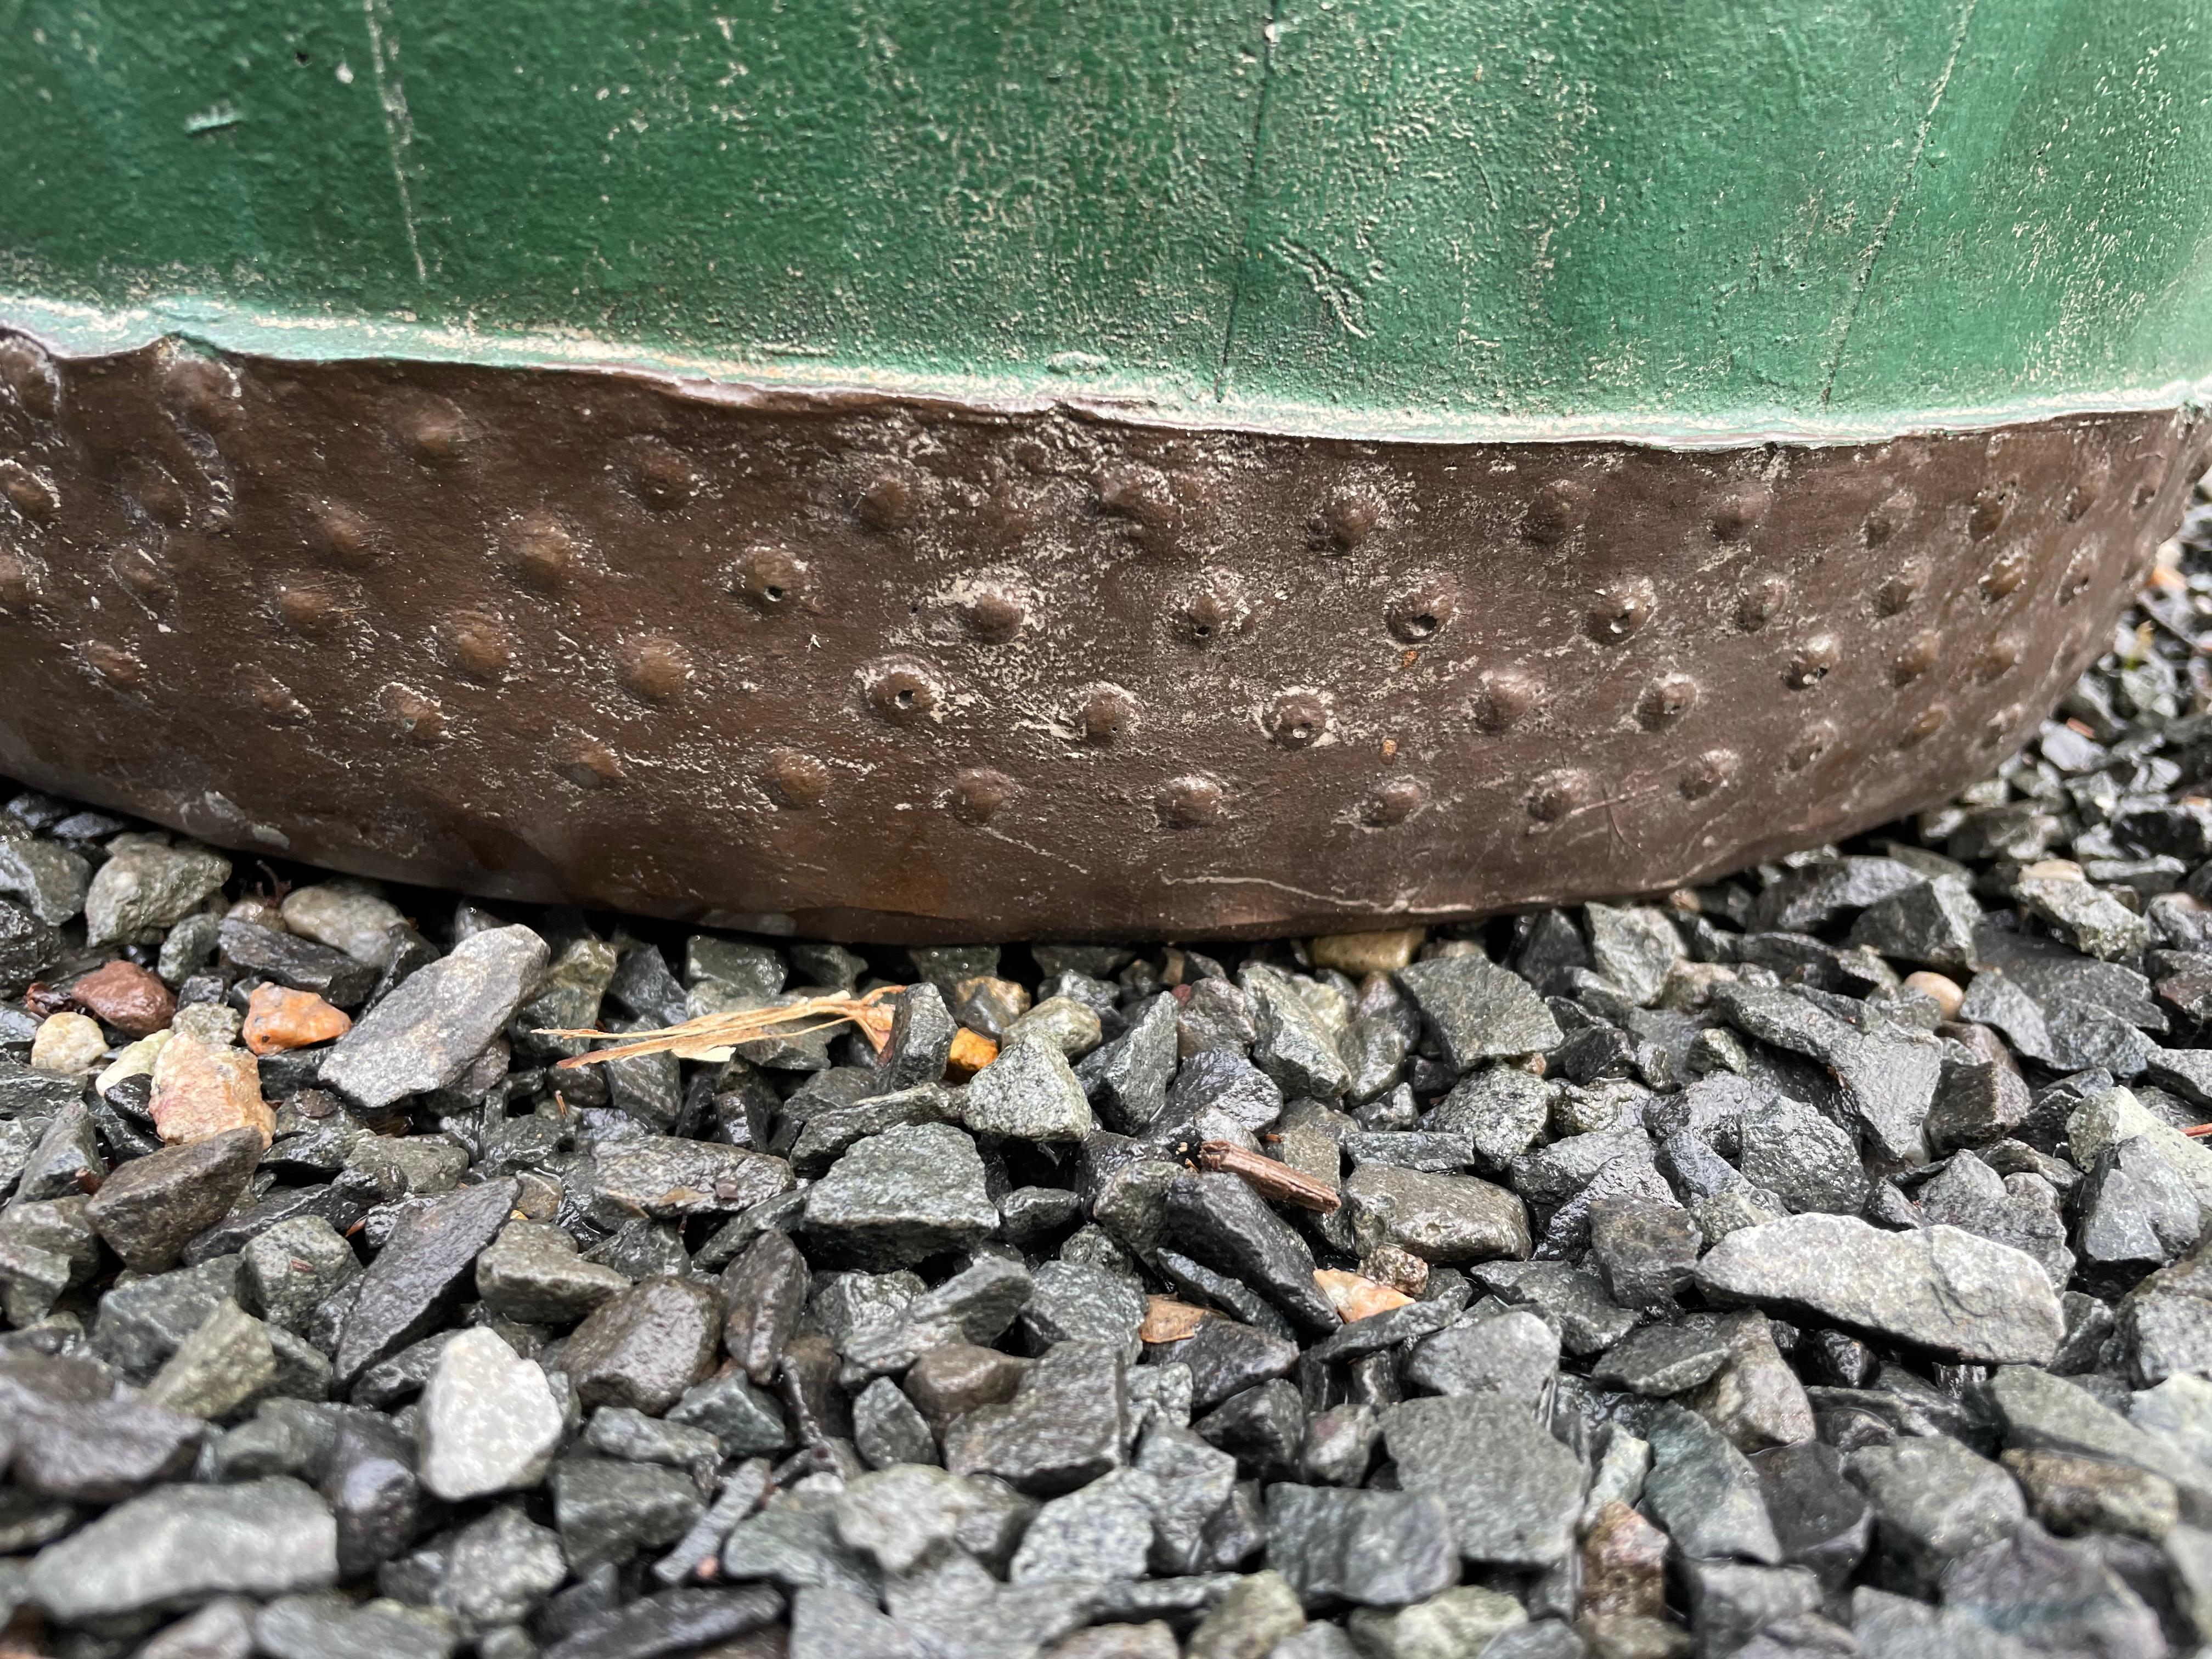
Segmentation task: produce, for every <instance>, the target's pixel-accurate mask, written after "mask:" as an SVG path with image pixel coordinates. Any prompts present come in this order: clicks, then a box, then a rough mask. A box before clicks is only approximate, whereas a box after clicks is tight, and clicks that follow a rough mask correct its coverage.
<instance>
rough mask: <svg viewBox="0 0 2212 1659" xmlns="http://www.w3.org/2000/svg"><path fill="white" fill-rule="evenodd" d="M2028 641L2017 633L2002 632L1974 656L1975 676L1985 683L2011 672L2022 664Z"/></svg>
mask: <svg viewBox="0 0 2212 1659" xmlns="http://www.w3.org/2000/svg"><path fill="white" fill-rule="evenodd" d="M2026 649H2027V641H2024V640H2022V639H2021V636H2020V635H2017V634H2000V635H1997V637H1996V638H1995V639H1993V640H1991V641H1990V642H1989V643H1988V644H1987V645H1985V646H1984V647H1982V649H1981V651H1980V653H1978V655H1977V656H1976V657H1975V658H1974V678H1976V679H1977V680H1978V681H1980V682H1981V684H1984V685H1987V684H1990V681H1992V680H1995V679H1999V678H2002V677H2003V676H2004V675H2006V674H2008V673H2010V672H2011V671H2012V670H2013V669H2015V668H2016V667H2018V666H2019V665H2020V659H2021V653H2022V652H2023V651H2025V650H2026Z"/></svg>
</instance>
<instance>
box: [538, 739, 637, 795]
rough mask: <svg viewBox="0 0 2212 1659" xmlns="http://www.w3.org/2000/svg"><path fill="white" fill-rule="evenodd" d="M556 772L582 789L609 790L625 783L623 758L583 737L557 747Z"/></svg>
mask: <svg viewBox="0 0 2212 1659" xmlns="http://www.w3.org/2000/svg"><path fill="white" fill-rule="evenodd" d="M552 757H553V769H554V771H556V773H558V774H559V775H561V776H562V777H563V778H565V779H567V780H568V781H569V782H570V783H573V784H574V785H575V786H576V787H577V788H579V789H605V788H607V787H610V786H611V785H613V784H617V783H620V782H621V781H622V776H623V764H622V757H620V756H618V755H617V754H616V753H615V751H614V750H611V749H610V748H608V747H607V746H606V745H605V744H603V743H599V742H596V741H594V740H593V739H592V738H587V737H583V736H581V735H578V736H574V737H569V738H562V739H561V740H559V741H557V742H556V743H555V744H554V745H553V750H552Z"/></svg>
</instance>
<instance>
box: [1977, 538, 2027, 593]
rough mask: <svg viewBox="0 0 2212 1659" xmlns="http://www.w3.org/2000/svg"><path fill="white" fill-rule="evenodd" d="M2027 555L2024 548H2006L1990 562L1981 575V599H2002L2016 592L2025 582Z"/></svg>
mask: <svg viewBox="0 0 2212 1659" xmlns="http://www.w3.org/2000/svg"><path fill="white" fill-rule="evenodd" d="M2027 569H2028V553H2027V549H2026V548H2024V547H2008V548H2007V549H2006V550H2004V551H2003V552H2002V553H2000V554H1998V555H1997V556H1996V558H1994V559H1992V560H1991V561H1990V568H1988V569H1987V570H1985V571H1984V572H1983V573H1982V597H1983V598H1984V599H2003V598H2004V597H2005V596H2006V595H2008V594H2009V593H2013V592H2017V591H2018V590H2019V587H2020V585H2021V583H2022V582H2024V581H2026V580H2027Z"/></svg>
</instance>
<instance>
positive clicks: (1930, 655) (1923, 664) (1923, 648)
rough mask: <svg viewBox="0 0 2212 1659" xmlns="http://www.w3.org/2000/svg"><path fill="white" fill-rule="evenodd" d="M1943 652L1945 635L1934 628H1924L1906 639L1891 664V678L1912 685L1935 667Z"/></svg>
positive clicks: (1901, 683) (1897, 682) (1896, 681)
mask: <svg viewBox="0 0 2212 1659" xmlns="http://www.w3.org/2000/svg"><path fill="white" fill-rule="evenodd" d="M1942 654H1943V636H1942V635H1941V634H1938V633H1937V632H1936V630H1935V629H1932V628H1928V629H1922V630H1921V631H1920V632H1919V633H1917V634H1915V635H1913V636H1912V637H1911V639H1909V640H1907V641H1905V643H1904V645H1903V646H1902V647H1899V650H1898V653H1897V655H1896V657H1895V658H1894V659H1893V660H1892V661H1891V663H1890V665H1889V678H1891V679H1892V680H1893V682H1895V683H1896V684H1899V685H1910V684H1912V682H1913V681H1915V680H1917V679H1918V678H1920V677H1921V676H1922V675H1923V674H1924V673H1926V672H1927V671H1929V669H1931V668H1933V667H1934V666H1935V665H1936V663H1937V661H1938V660H1940V659H1942Z"/></svg>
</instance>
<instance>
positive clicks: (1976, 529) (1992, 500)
mask: <svg viewBox="0 0 2212 1659" xmlns="http://www.w3.org/2000/svg"><path fill="white" fill-rule="evenodd" d="M2012 497H2013V491H2012V486H2011V485H2009V484H1993V485H1991V486H1990V488H1989V489H1984V490H1982V491H1981V492H1979V493H1978V495H1975V497H1974V499H1973V501H1972V503H1971V504H1970V505H1969V506H1968V507H1967V508H1966V537H1967V539H1968V540H1970V541H1977V542H1985V541H1987V540H1989V538H1990V537H1992V536H1994V535H1996V533H1997V532H1998V531H2000V530H2002V528H2004V521H2005V520H2006V518H2007V517H2008V515H2009V514H2010V513H2011V512H2012Z"/></svg>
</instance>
